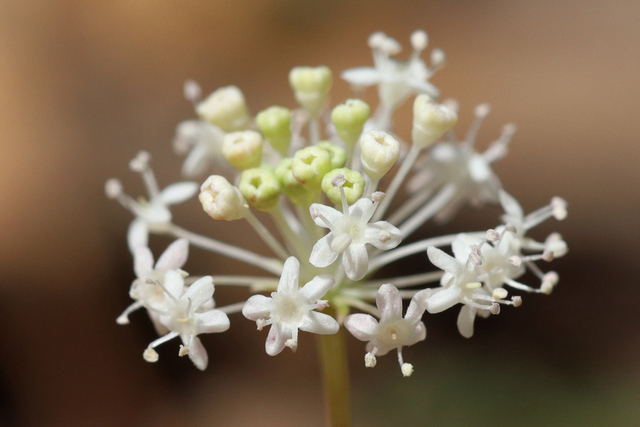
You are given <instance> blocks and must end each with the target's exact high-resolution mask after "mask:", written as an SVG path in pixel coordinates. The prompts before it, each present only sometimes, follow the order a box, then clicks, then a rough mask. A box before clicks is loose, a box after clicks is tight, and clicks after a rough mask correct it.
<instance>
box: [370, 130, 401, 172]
mask: <svg viewBox="0 0 640 427" xmlns="http://www.w3.org/2000/svg"><path fill="white" fill-rule="evenodd" d="M399 156H400V143H399V142H398V141H397V140H396V139H395V138H394V137H392V136H391V135H389V134H388V133H386V132H383V131H381V130H371V131H369V132H365V133H363V134H362V136H361V137H360V158H361V159H362V168H363V169H364V172H365V173H366V174H367V176H368V177H369V178H371V179H372V180H373V181H378V180H380V178H382V177H383V176H384V175H385V174H386V173H387V172H389V170H390V169H391V168H392V167H393V165H394V164H395V163H396V162H397V161H398V157H399Z"/></svg>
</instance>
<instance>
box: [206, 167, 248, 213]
mask: <svg viewBox="0 0 640 427" xmlns="http://www.w3.org/2000/svg"><path fill="white" fill-rule="evenodd" d="M199 199H200V203H202V209H204V211H205V212H206V213H207V214H208V215H209V216H210V217H211V218H213V219H215V220H216V221H219V220H224V221H234V220H236V219H240V218H244V217H245V216H246V215H247V213H248V211H249V206H247V204H246V203H245V200H244V198H243V197H242V194H241V193H240V190H238V189H237V188H236V187H234V186H233V185H231V184H230V183H229V181H227V180H226V178H224V177H222V176H220V175H211V176H210V177H209V178H207V180H206V181H205V182H204V183H203V184H202V186H201V187H200V196H199Z"/></svg>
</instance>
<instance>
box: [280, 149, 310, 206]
mask: <svg viewBox="0 0 640 427" xmlns="http://www.w3.org/2000/svg"><path fill="white" fill-rule="evenodd" d="M292 162H293V159H292V158H290V157H287V158H284V159H282V161H280V164H279V165H278V167H277V168H276V171H275V174H276V178H278V181H279V182H280V188H281V189H282V191H283V192H284V193H285V194H286V195H287V197H289V198H290V199H291V201H292V202H293V203H294V204H296V205H305V204H309V203H311V201H312V200H313V193H312V192H310V191H309V190H307V189H306V188H304V185H302V184H301V183H300V182H299V181H298V180H297V179H296V178H295V177H294V176H293V172H292V171H291V163H292Z"/></svg>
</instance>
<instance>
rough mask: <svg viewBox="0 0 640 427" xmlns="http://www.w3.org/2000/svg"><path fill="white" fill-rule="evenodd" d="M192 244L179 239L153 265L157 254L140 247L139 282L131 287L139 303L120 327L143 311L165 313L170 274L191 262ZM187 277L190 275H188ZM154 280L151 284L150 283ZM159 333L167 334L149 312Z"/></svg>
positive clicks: (122, 318)
mask: <svg viewBox="0 0 640 427" xmlns="http://www.w3.org/2000/svg"><path fill="white" fill-rule="evenodd" d="M188 256H189V242H188V241H187V239H178V240H176V241H175V242H173V243H172V244H170V245H169V246H168V247H167V249H166V250H165V251H164V252H163V253H162V255H160V258H158V262H156V264H155V266H154V265H153V254H152V253H151V250H150V249H149V248H148V247H147V246H137V247H136V248H135V249H134V251H133V269H134V271H135V273H136V279H135V280H134V281H133V283H132V284H131V289H130V291H129V295H130V296H131V298H132V299H134V300H135V302H134V303H133V304H131V305H130V306H129V307H128V308H127V309H126V310H125V311H124V312H123V313H122V314H121V315H120V316H119V317H118V319H117V320H116V322H117V323H118V324H120V325H126V324H128V323H129V314H130V313H131V312H132V311H134V310H137V309H138V308H141V307H147V308H151V309H154V308H155V309H158V310H162V309H164V307H165V294H164V292H163V290H162V287H161V286H158V284H157V283H160V284H161V283H163V281H164V275H165V273H166V272H167V271H168V270H179V269H180V268H182V266H183V265H184V264H185V262H187V257H188ZM185 274H186V273H185ZM148 279H150V280H148ZM148 313H149V317H151V320H152V321H153V324H154V326H155V327H156V330H157V331H158V333H165V332H166V330H165V328H164V327H163V326H162V325H161V324H160V322H159V317H158V314H157V312H155V311H153V310H148Z"/></svg>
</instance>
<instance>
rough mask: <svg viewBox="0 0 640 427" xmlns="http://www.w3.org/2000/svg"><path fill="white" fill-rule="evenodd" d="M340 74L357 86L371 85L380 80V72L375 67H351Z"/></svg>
mask: <svg viewBox="0 0 640 427" xmlns="http://www.w3.org/2000/svg"><path fill="white" fill-rule="evenodd" d="M340 76H341V77H342V78H343V79H345V80H346V81H347V82H349V83H351V84H352V85H357V86H371V85H375V84H378V83H379V82H380V73H379V72H378V70H376V69H375V68H373V67H356V68H350V69H348V70H344V71H343V72H342V73H340Z"/></svg>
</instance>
